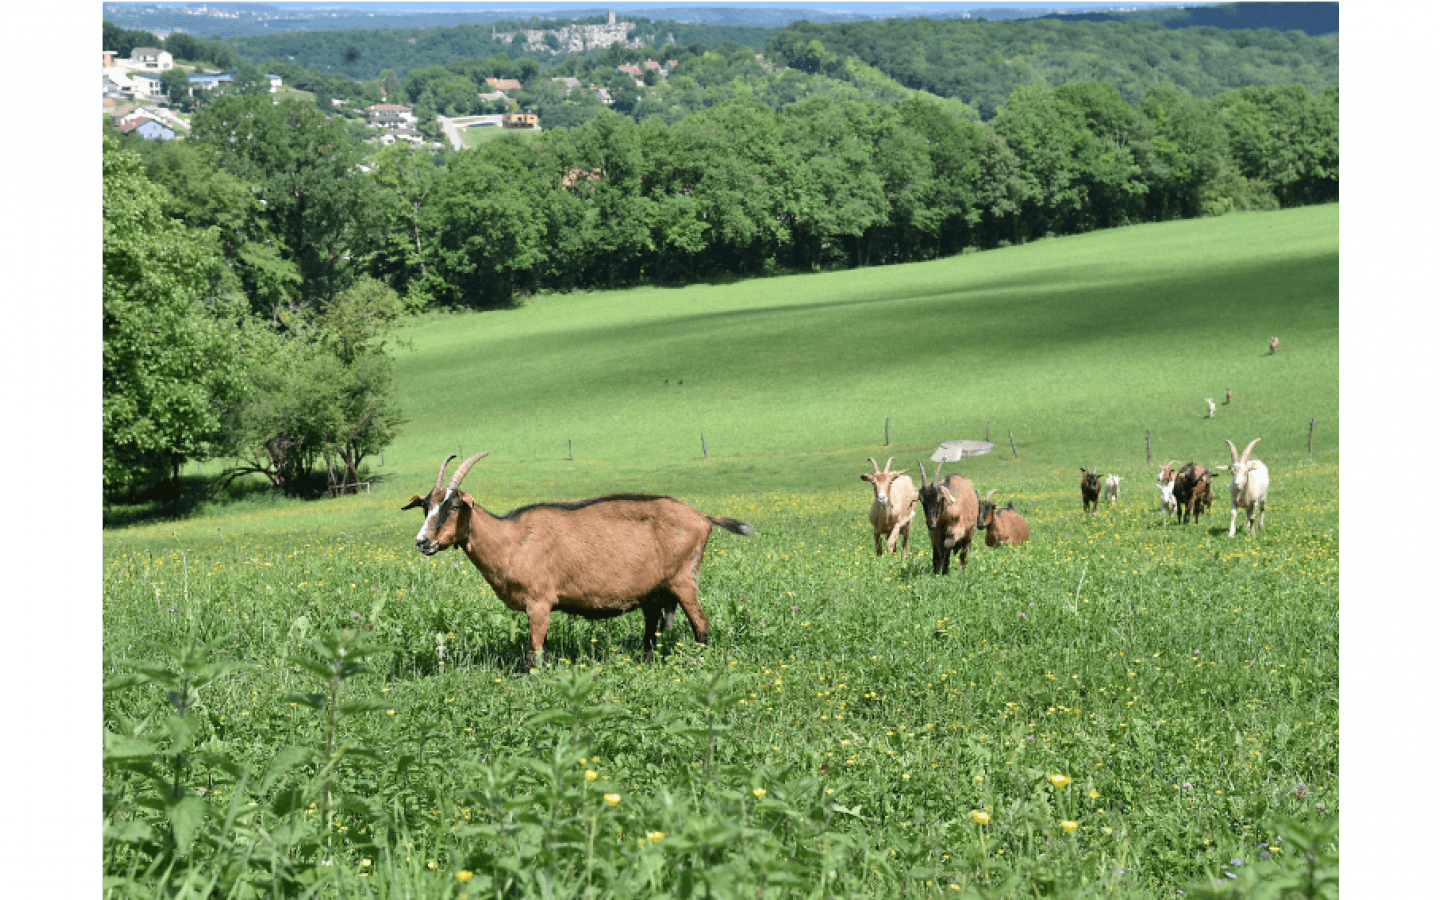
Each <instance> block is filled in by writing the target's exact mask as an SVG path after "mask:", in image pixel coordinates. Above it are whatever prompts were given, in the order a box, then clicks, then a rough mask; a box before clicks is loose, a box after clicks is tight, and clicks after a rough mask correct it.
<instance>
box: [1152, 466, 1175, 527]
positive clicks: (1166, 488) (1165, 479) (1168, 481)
mask: <svg viewBox="0 0 1440 900" xmlns="http://www.w3.org/2000/svg"><path fill="white" fill-rule="evenodd" d="M1176 462H1179V460H1174V459H1172V460H1167V461H1166V462H1165V464H1164V465H1162V466H1161V467H1160V474H1159V475H1157V476H1155V483H1156V484H1158V485H1159V486H1160V511H1161V512H1163V513H1165V515H1166V516H1173V515H1175V514H1176V512H1177V511H1178V509H1179V505H1178V504H1177V503H1176V502H1175V470H1174V469H1173V468H1171V464H1172V463H1176Z"/></svg>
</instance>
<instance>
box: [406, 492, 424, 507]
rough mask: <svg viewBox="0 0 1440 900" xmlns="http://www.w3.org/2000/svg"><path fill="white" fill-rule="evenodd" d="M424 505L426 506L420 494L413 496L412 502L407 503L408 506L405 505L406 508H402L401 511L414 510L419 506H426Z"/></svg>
mask: <svg viewBox="0 0 1440 900" xmlns="http://www.w3.org/2000/svg"><path fill="white" fill-rule="evenodd" d="M424 505H425V501H424V500H422V499H421V498H420V495H419V494H416V495H415V496H413V497H411V498H410V502H409V503H407V504H405V505H404V506H402V507H400V509H401V510H406V509H414V508H415V507H417V506H424Z"/></svg>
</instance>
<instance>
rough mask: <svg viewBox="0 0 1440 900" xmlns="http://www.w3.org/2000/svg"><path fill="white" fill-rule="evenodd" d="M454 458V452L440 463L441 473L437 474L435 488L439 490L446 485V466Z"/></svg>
mask: <svg viewBox="0 0 1440 900" xmlns="http://www.w3.org/2000/svg"><path fill="white" fill-rule="evenodd" d="M454 458H455V454H453V453H452V454H450V455H449V456H447V457H445V461H444V462H442V463H441V464H440V474H438V475H436V476H435V490H437V491H438V490H440V489H441V488H442V487H444V486H445V467H446V466H448V465H450V460H452V459H454Z"/></svg>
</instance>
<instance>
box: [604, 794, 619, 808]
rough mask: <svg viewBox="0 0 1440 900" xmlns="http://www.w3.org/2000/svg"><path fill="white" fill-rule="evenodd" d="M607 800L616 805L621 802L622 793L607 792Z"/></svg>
mask: <svg viewBox="0 0 1440 900" xmlns="http://www.w3.org/2000/svg"><path fill="white" fill-rule="evenodd" d="M605 802H606V803H608V804H610V805H611V806H614V805H615V804H617V803H619V802H620V795H619V794H606V795H605Z"/></svg>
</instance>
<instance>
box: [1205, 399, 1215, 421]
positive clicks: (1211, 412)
mask: <svg viewBox="0 0 1440 900" xmlns="http://www.w3.org/2000/svg"><path fill="white" fill-rule="evenodd" d="M1205 418H1207V419H1213V418H1215V401H1214V400H1212V399H1210V398H1209V397H1206V398H1205Z"/></svg>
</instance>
